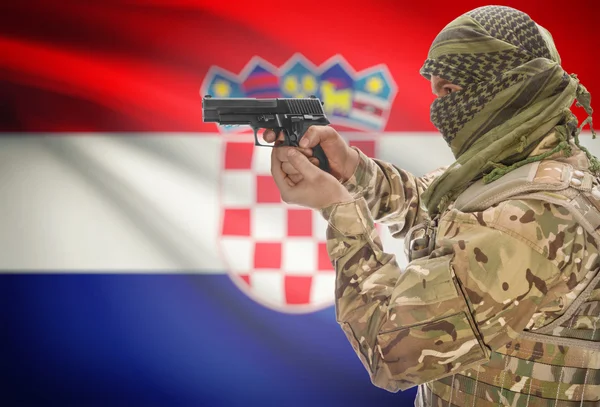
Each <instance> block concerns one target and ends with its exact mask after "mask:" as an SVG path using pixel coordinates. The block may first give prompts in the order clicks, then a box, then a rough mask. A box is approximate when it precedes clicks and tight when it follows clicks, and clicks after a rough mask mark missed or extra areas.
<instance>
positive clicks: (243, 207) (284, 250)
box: [220, 137, 375, 313]
mask: <svg viewBox="0 0 600 407" xmlns="http://www.w3.org/2000/svg"><path fill="white" fill-rule="evenodd" d="M239 138H241V137H239ZM244 138H245V137H244ZM350 144H351V145H356V146H358V147H359V148H360V149H361V150H362V151H363V152H365V154H367V155H369V156H374V145H375V142H374V141H357V142H351V143H350ZM270 155H271V149H270V148H265V147H257V146H255V145H254V143H250V142H240V141H236V140H234V139H229V140H226V141H224V157H223V158H224V159H223V163H224V167H223V171H222V173H221V238H220V248H221V253H222V256H223V258H224V260H225V261H226V263H227V264H228V266H229V275H230V276H231V278H232V280H233V281H234V282H235V283H236V284H237V285H238V287H240V288H241V289H242V290H243V291H244V292H245V293H246V294H248V295H249V296H250V297H251V298H252V299H254V300H255V301H257V302H259V303H261V304H263V305H265V306H267V307H270V308H273V309H275V310H278V311H283V312H292V313H294V312H296V313H301V312H313V311H315V310H318V309H321V308H325V307H328V306H330V305H332V304H333V300H334V283H335V271H334V269H333V267H332V265H331V262H330V260H329V256H328V254H327V247H326V243H325V242H326V240H325V231H326V229H327V223H326V222H325V220H324V219H323V218H322V217H321V215H320V214H319V213H318V212H316V211H313V210H311V209H307V208H303V207H299V206H294V205H289V204H286V203H284V202H282V201H281V197H280V194H279V190H278V189H277V186H276V185H275V182H274V181H273V178H272V176H271V171H270V165H271V164H270V162H271V160H270Z"/></svg>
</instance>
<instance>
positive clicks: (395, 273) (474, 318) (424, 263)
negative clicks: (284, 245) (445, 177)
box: [321, 150, 600, 406]
mask: <svg viewBox="0 0 600 407" xmlns="http://www.w3.org/2000/svg"><path fill="white" fill-rule="evenodd" d="M357 151H359V150H357ZM359 155H360V160H359V165H358V167H357V170H356V172H355V174H354V175H353V176H352V178H351V179H349V180H348V181H347V182H346V183H345V186H346V188H347V189H348V190H349V191H350V192H351V193H352V194H353V196H354V201H352V202H348V203H340V204H336V205H332V206H330V207H328V208H325V209H323V210H322V211H321V214H322V215H323V216H324V218H325V219H326V220H327V221H328V228H327V239H328V242H327V245H328V252H329V255H330V258H331V260H332V262H333V263H334V265H335V268H336V273H337V278H336V289H335V306H336V317H337V321H338V323H339V324H340V326H341V327H342V329H343V331H344V332H345V334H346V336H347V338H348V340H349V341H350V343H351V345H352V347H353V349H354V351H355V352H356V353H357V355H358V356H359V358H360V360H361V361H362V363H363V365H364V366H365V368H366V369H367V371H368V372H369V375H370V377H371V380H372V382H373V384H375V385H376V386H378V387H381V388H384V389H386V390H388V391H392V392H396V391H398V390H403V389H407V388H410V387H413V386H415V385H422V384H423V383H427V382H434V383H438V384H440V385H441V384H442V383H443V379H444V378H448V377H449V376H451V375H454V374H455V373H462V374H464V375H465V376H467V375H468V376H471V375H477V376H479V374H480V372H486V373H481V375H482V376H483V375H484V374H488V375H490V374H491V375H492V376H493V377H492V379H490V380H489V381H488V382H490V383H492V382H493V383H495V384H496V385H497V387H496V388H495V390H494V391H492V389H486V390H485V391H484V390H481V388H480V389H477V390H476V391H478V392H479V393H480V394H479V396H480V397H482V398H481V399H480V398H477V399H478V400H479V401H480V402H481V403H482V404H479V402H478V404H477V405H478V406H479V405H487V404H485V403H490V405H498V404H499V401H501V400H502V401H503V403H502V404H504V402H506V405H509V402H508V401H506V396H505V395H503V394H502V390H503V389H504V388H506V389H508V388H514V387H515V386H517V387H518V386H521V387H523V386H524V385H525V381H523V382H522V383H520V384H516V382H517V381H519V375H518V374H517V375H514V374H513V375H512V376H510V377H509V378H508V379H506V382H505V377H504V376H506V372H505V373H502V371H503V370H506V369H505V368H506V367H507V366H508V364H509V361H508V359H507V358H504V356H503V353H504V354H505V353H506V352H505V351H504V349H505V347H506V348H509V347H510V344H511V343H512V342H511V341H513V340H515V338H517V337H518V335H519V333H520V332H522V331H523V330H534V329H536V328H537V327H540V326H542V325H545V324H546V323H548V322H550V321H552V320H554V319H555V318H557V317H558V316H559V315H561V314H562V313H563V310H564V309H566V308H567V307H568V305H569V304H570V303H571V302H572V301H573V300H574V299H575V298H576V297H577V294H578V293H579V292H581V291H582V290H583V288H584V287H585V286H586V285H587V283H589V281H590V278H591V275H592V274H595V273H597V270H598V268H599V267H600V257H599V256H598V254H599V253H598V252H599V250H598V247H597V245H596V243H595V241H594V240H593V239H592V238H591V237H590V236H589V235H588V233H587V232H586V230H584V229H583V228H582V227H581V226H579V225H578V224H577V222H575V220H574V219H573V218H572V216H570V214H569V213H568V212H566V211H565V210H564V208H561V207H559V206H557V205H554V204H550V203H546V202H543V201H534V200H507V201H504V202H501V203H499V204H497V205H493V206H492V207H489V208H488V209H486V210H483V211H481V212H475V213H464V212H461V211H458V210H456V209H454V208H453V207H452V206H450V208H449V209H448V210H447V211H446V212H444V213H443V214H442V216H441V217H440V219H439V223H438V232H437V238H436V242H435V243H436V244H435V250H434V251H433V253H432V254H431V255H430V256H428V257H424V258H420V259H417V260H414V261H411V262H410V263H409V264H408V266H407V267H406V269H405V270H401V269H400V267H399V266H398V264H397V262H396V257H395V256H394V255H393V254H389V253H385V252H384V251H383V247H382V244H381V240H380V238H379V235H378V233H377V231H376V229H375V225H374V224H375V222H380V223H383V224H385V225H387V226H388V227H389V229H390V231H391V232H392V234H393V236H394V237H397V238H402V237H404V236H405V234H406V233H407V231H408V230H409V229H410V228H411V227H412V226H414V225H416V224H417V223H420V222H423V221H425V220H426V219H427V217H428V216H427V212H426V210H425V209H424V207H423V206H422V204H421V201H420V196H421V194H422V193H423V191H424V190H425V189H426V188H427V186H428V185H429V184H430V183H431V182H432V180H433V179H434V178H435V177H436V176H438V175H439V174H441V173H442V172H443V170H444V168H440V169H438V170H436V171H434V172H432V173H430V174H428V175H426V176H424V177H421V178H418V177H415V176H414V175H412V174H410V173H409V172H407V171H404V170H401V169H399V168H397V167H395V166H393V165H391V164H389V163H385V162H382V161H379V160H376V159H370V158H368V157H366V156H365V155H364V154H363V153H362V152H360V151H359ZM592 300H596V302H595V304H596V305H592V306H595V307H596V308H595V310H593V311H591V312H592V314H594V313H595V314H596V315H598V314H599V313H600V298H597V299H595V298H592ZM597 319H598V318H596V320H597ZM596 320H594V321H593V324H594V328H595V324H596V323H597V321H596ZM588 322H589V321H588ZM590 323H592V322H590ZM599 325H600V324H599ZM598 331H600V329H599V330H598ZM594 335H596V330H595V329H594ZM597 336H598V338H596V340H599V339H600V332H598V335H597ZM513 345H514V344H513ZM559 348H560V347H554V348H552V349H553V351H552V352H553V354H552V355H546V356H547V357H548V358H549V359H548V360H552V361H556V360H558V359H557V358H559V357H560V349H559ZM501 349H502V350H501ZM555 349H559V350H555ZM599 349H600V344H599ZM516 350H517V351H518V350H519V349H518V345H517V349H516ZM554 353H556V354H554ZM498 355H500V356H498ZM590 355H591V356H590ZM498 358H500V360H497V359H498ZM503 358H504V359H506V361H505V360H504V359H503ZM586 358H588V360H586V361H585V362H582V363H584V364H585V363H589V365H588V366H584V367H586V368H591V369H600V352H595V353H594V352H592V353H588V356H587V357H586ZM534 359H535V350H534ZM511 363H512V362H511ZM503 364H504V369H503V366H502V365H503ZM557 364H558V365H560V364H561V363H557ZM481 365H483V366H486V369H483V370H481V369H479V368H478V367H479V366H481ZM529 368H530V369H531V367H529ZM494 369H495V371H496V373H495V376H494V373H490V372H492V371H494ZM513 370H514V369H513ZM515 371H519V370H518V369H517V370H515ZM465 372H467V373H465ZM594 372H595V373H594V374H592V375H591V376H593V377H594V379H593V380H592V381H590V382H589V384H588V385H587V386H586V385H585V384H586V381H587V380H588V379H589V378H590V377H589V376H590V375H589V374H588V373H585V376H586V377H585V379H584V381H583V382H582V383H583V384H584V385H583V386H578V387H577V386H576V387H577V388H572V387H571V386H563V388H562V389H561V388H560V385H559V386H558V389H557V386H556V384H553V382H554V381H555V379H556V381H561V380H559V379H562V377H558V375H561V376H562V375H563V374H564V373H563V372H562V371H561V372H560V373H559V372H558V370H552V372H551V373H549V376H550V378H548V379H547V383H550V387H551V390H549V388H548V386H547V385H545V386H546V387H544V386H541V385H539V383H537V382H536V381H535V380H533V379H531V380H530V381H529V382H528V386H529V391H531V392H532V393H534V395H537V396H540V395H544V396H548V398H550V397H552V398H553V394H552V395H546V394H545V393H543V394H542V392H554V393H556V398H557V400H558V399H559V398H564V399H571V400H572V399H573V392H576V393H577V396H580V397H579V398H575V399H576V400H579V399H581V400H583V399H585V400H600V380H598V379H599V378H600V370H594ZM500 376H502V388H500V384H499V383H498V377H500ZM555 376H556V377H555ZM452 377H454V376H452ZM515 377H516V379H515ZM511 378H512V379H511ZM511 380H512V382H511ZM563 381H564V380H563ZM445 383H446V384H447V382H445ZM538 385H539V389H541V390H539V389H538V390H536V389H537V387H536V386H538ZM444 386H445V387H444V388H442V389H441V390H440V387H438V388H437V391H438V393H443V392H444V391H451V390H448V389H452V387H453V386H454V382H452V384H451V385H450V386H449V387H448V386H447V385H444ZM552 386H553V387H552ZM481 387H482V388H483V387H484V385H483V383H482V384H481ZM471 390H472V391H471V392H472V393H475V390H473V389H471ZM488 390H489V391H488ZM498 390H499V391H498ZM534 390H535V391H534ZM419 391H420V392H422V391H424V390H423V388H422V386H420V389H419ZM429 391H431V387H430V388H429ZM481 392H483V393H481ZM569 392H571V393H570V394H569ZM438 395H439V394H438ZM421 397H423V396H422V395H421ZM450 397H452V396H450ZM442 398H443V397H442ZM534 398H535V396H534ZM485 399H487V400H485ZM530 399H531V396H530V397H528V398H527V404H523V403H521V402H519V403H516V402H515V403H510V405H513V404H514V405H538V404H535V403H532V404H529V402H530ZM446 400H447V398H446ZM472 400H473V403H474V399H472ZM522 400H525V398H522ZM463 401H465V400H463ZM492 401H493V402H494V403H492ZM430 403H433V402H431V401H430ZM593 403H597V401H594V402H593ZM502 404H501V405H502ZM444 405H446V404H444ZM457 405H463V404H462V403H460V402H457ZM469 405H471V401H470V400H469ZM473 405H475V404H473ZM539 405H554V404H539ZM577 405H579V404H577ZM582 405H583V406H586V405H588V404H587V402H586V404H582ZM590 405H596V404H590Z"/></svg>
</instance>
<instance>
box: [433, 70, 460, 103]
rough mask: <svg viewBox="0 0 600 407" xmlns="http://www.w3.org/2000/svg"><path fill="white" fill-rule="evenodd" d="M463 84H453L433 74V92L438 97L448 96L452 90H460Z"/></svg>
mask: <svg viewBox="0 0 600 407" xmlns="http://www.w3.org/2000/svg"><path fill="white" fill-rule="evenodd" d="M461 89H462V86H458V85H455V84H453V83H452V82H450V81H449V80H447V79H444V78H440V77H439V76H436V75H431V92H432V93H433V94H434V95H435V96H437V97H438V98H441V97H444V96H448V95H449V94H451V93H452V92H458V91H459V90H461Z"/></svg>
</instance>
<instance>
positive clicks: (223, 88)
mask: <svg viewBox="0 0 600 407" xmlns="http://www.w3.org/2000/svg"><path fill="white" fill-rule="evenodd" d="M213 91H214V93H215V96H216V97H218V98H226V97H228V96H229V95H230V94H231V86H229V84H228V83H227V82H225V81H222V80H219V81H216V82H215V84H214V85H213Z"/></svg>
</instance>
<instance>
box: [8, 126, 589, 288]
mask: <svg viewBox="0 0 600 407" xmlns="http://www.w3.org/2000/svg"><path fill="white" fill-rule="evenodd" d="M589 135H590V134H589V132H587V133H584V135H583V137H582V144H583V145H585V146H586V147H588V148H589V149H590V151H591V152H592V154H594V155H596V156H600V142H596V140H592V139H591V137H589ZM346 136H347V138H355V139H369V137H371V136H372V137H373V138H374V139H375V140H376V151H377V153H376V154H377V157H378V158H380V159H382V160H385V161H389V162H392V163H394V164H396V165H397V166H399V167H401V168H405V169H407V170H409V171H411V172H413V173H414V174H415V175H422V174H424V173H426V172H429V171H431V170H433V169H435V168H438V167H440V166H443V165H448V164H450V163H451V162H452V155H451V153H450V150H449V149H448V147H447V146H446V144H445V142H444V141H443V139H442V138H441V137H439V136H437V135H435V134H434V133H385V135H381V134H379V135H371V134H366V133H356V134H354V133H346ZM240 137H245V136H240ZM247 137H248V140H247V141H248V142H249V143H251V142H252V135H248V136H247ZM373 138H371V139H373ZM223 141H224V139H223V137H222V136H221V135H209V136H198V135H196V134H175V133H170V134H160V133H147V134H146V133H138V134H118V135H116V134H114V135H101V134H73V135H69V136H67V137H61V136H59V135H55V134H53V135H43V134H40V135H27V136H26V137H22V136H19V135H10V134H5V135H3V136H2V137H0V202H1V203H2V204H1V206H0V208H1V210H0V225H1V226H2V227H1V228H0V271H5V272H13V271H17V272H28V271H33V272H44V271H50V272H99V273H109V272H116V273H118V272H129V273H130V272H140V273H172V272H186V271H193V272H200V273H224V272H225V270H226V268H227V267H228V265H227V264H226V262H225V261H224V260H223V258H222V256H223V255H226V256H227V254H228V253H229V254H231V252H234V253H235V252H238V251H240V250H241V248H240V247H238V246H236V245H235V244H230V243H227V242H225V240H224V239H221V238H220V230H219V228H220V219H221V207H220V205H221V198H220V194H221V192H220V191H222V189H221V188H222V186H221V185H220V183H221V180H220V176H221V175H222V170H221V168H222V166H223V163H222V146H223ZM240 141H243V140H240ZM257 148H258V147H257ZM264 150H265V151H267V150H269V149H264ZM259 154H264V151H261V152H260V153H259ZM230 192H231V191H230ZM228 199H229V198H228ZM231 199H233V198H231ZM314 222H315V226H317V225H318V226H317V227H316V229H318V230H317V231H316V232H315V236H316V237H319V236H320V237H323V235H324V228H325V222H324V221H322V220H321V219H317V221H314ZM279 223H281V222H279ZM262 230H263V229H258V228H257V229H256V231H257V233H258V232H260V231H262ZM381 231H382V235H381V237H382V241H383V244H384V247H385V248H386V251H388V252H391V253H394V254H396V255H397V258H398V262H399V264H400V266H404V265H405V258H404V255H403V252H402V250H403V242H402V240H396V239H393V238H391V236H390V235H389V233H388V232H387V230H386V229H381ZM261 233H262V232H261ZM265 233H267V232H266V231H265ZM269 233H270V232H269ZM242 251H244V250H242ZM246 251H247V250H246ZM227 257H230V256H227ZM285 261H286V262H289V261H293V259H292V258H291V257H290V258H289V259H288V258H287V257H286V260H285ZM231 266H232V268H234V269H237V270H240V271H241V270H242V269H244V268H247V267H249V266H250V259H249V258H246V257H243V258H242V257H240V258H239V261H237V262H236V264H232V265H231ZM294 267H299V270H297V272H298V273H300V274H302V273H305V272H306V270H305V267H306V266H305V265H304V264H302V263H298V264H297V265H294ZM303 267H304V268H303ZM265 284H266V282H265ZM267 285H268V284H267Z"/></svg>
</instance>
